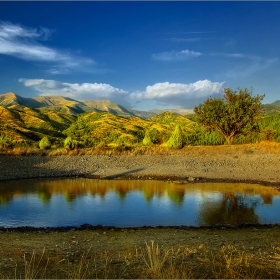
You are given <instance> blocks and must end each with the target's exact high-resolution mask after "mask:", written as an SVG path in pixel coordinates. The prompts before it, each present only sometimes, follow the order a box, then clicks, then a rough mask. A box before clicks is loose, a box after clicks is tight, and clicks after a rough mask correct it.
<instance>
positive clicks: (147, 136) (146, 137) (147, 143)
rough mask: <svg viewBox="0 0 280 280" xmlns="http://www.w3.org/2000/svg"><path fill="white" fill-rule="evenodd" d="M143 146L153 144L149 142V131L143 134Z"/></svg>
mask: <svg viewBox="0 0 280 280" xmlns="http://www.w3.org/2000/svg"><path fill="white" fill-rule="evenodd" d="M143 145H145V146H151V145H153V142H152V140H151V136H150V131H149V130H147V131H146V133H145V137H144V139H143Z"/></svg>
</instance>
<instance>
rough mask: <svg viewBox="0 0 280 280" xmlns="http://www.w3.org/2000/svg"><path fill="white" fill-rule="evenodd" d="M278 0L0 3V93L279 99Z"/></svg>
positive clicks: (158, 99)
mask: <svg viewBox="0 0 280 280" xmlns="http://www.w3.org/2000/svg"><path fill="white" fill-rule="evenodd" d="M279 14H280V2H251V1H249V2H223V1H218V2H188V1H187V2H183V1H179V2H160V1H156V2H146V1H145V2H135V1H133V2H118V1H113V2H94V1H93V2H88V1H86V2H71V1H70V2H67V1H65V2H64V1H63V2H53V1H51V2H37V1H34V2H33V1H31V2H0V93H6V92H10V91H12V92H14V93H16V94H18V95H21V96H23V97H36V96H40V95H62V96H65V97H70V98H73V99H76V100H81V101H83V100H96V99H108V100H111V101H113V102H116V103H118V104H120V105H123V106H127V107H130V108H133V109H138V110H150V109H155V108H156V109H167V108H178V109H179V108H185V109H192V108H194V106H197V105H198V104H199V103H202V102H204V101H205V100H206V99H207V98H209V97H212V98H215V97H221V96H223V89H224V88H231V89H232V90H236V89H237V88H238V87H239V88H245V87H247V88H249V89H251V88H252V90H253V95H256V94H265V98H264V100H263V103H272V102H274V101H275V100H279V99H280V61H279V58H280V16H279Z"/></svg>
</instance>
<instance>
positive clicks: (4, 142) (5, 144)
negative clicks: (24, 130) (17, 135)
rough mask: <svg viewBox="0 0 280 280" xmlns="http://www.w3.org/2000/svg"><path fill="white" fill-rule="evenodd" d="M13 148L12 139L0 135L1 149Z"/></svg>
mask: <svg viewBox="0 0 280 280" xmlns="http://www.w3.org/2000/svg"><path fill="white" fill-rule="evenodd" d="M12 146H13V142H12V139H11V138H10V137H7V136H6V135H4V134H0V149H2V148H5V149H6V148H11V147H12Z"/></svg>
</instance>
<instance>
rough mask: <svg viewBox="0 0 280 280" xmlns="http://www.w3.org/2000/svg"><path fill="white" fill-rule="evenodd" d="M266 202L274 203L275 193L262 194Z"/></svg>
mask: <svg viewBox="0 0 280 280" xmlns="http://www.w3.org/2000/svg"><path fill="white" fill-rule="evenodd" d="M261 197H262V199H263V203H264V204H270V205H271V204H272V199H273V195H271V194H262V195H261Z"/></svg>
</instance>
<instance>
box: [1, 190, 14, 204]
mask: <svg viewBox="0 0 280 280" xmlns="http://www.w3.org/2000/svg"><path fill="white" fill-rule="evenodd" d="M13 197H14V194H13V193H5V194H1V195H0V206H1V205H4V204H8V203H9V202H10V201H11V200H12V199H13Z"/></svg>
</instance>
